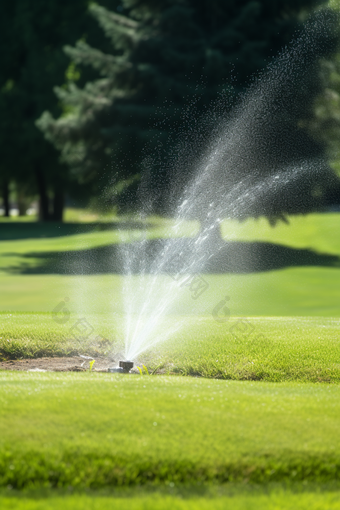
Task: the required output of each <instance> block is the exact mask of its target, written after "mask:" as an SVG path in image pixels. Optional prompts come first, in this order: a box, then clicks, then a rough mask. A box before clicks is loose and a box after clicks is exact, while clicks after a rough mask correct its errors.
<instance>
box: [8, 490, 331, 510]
mask: <svg viewBox="0 0 340 510" xmlns="http://www.w3.org/2000/svg"><path fill="white" fill-rule="evenodd" d="M0 504H1V508H2V510H59V509H60V508H64V509H65V510H109V509H110V510H111V509H122V510H130V509H131V510H149V509H150V508H152V509H155V510H210V509H211V508H214V509H216V510H219V509H221V510H225V509H230V510H250V509H253V510H258V509H263V510H269V509H270V510H287V509H291V510H339V508H340V492H339V488H337V489H336V488H333V489H332V488H329V487H320V488H316V487H309V486H308V485H307V487H306V486H302V487H301V486H295V487H294V489H293V488H291V487H285V486H280V485H278V484H277V485H274V486H268V487H265V488H262V487H261V488H260V487H252V488H251V489H249V488H247V487H245V486H244V485H243V486H239V487H238V486H235V487H233V488H232V489H230V488H226V487H209V488H205V489H201V490H199V489H197V488H196V489H193V488H177V487H169V488H166V489H163V490H160V489H153V490H152V489H149V490H145V489H144V490H143V489H140V488H139V489H134V490H131V489H124V490H121V489H120V490H116V491H114V492H111V493H110V492H108V491H97V492H92V491H91V492H87V493H85V494H84V493H77V492H76V493H75V494H69V493H67V492H66V493H65V492H61V491H57V492H56V491H39V492H37V491H34V492H32V491H29V492H25V493H24V494H18V492H14V494H11V492H7V493H3V496H2V497H1V493H0Z"/></svg>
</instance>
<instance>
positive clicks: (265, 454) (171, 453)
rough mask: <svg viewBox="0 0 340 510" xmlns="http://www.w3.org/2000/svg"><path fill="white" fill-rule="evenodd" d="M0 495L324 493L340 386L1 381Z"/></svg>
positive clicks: (338, 464) (116, 379)
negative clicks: (209, 486)
mask: <svg viewBox="0 0 340 510" xmlns="http://www.w3.org/2000/svg"><path fill="white" fill-rule="evenodd" d="M0 381H1V393H0V417H1V419H0V486H2V487H7V486H9V485H10V486H12V487H13V488H23V487H28V488H29V487H32V486H52V487H53V486H54V487H68V486H73V487H81V488H84V487H89V488H99V487H105V486H117V485H118V486H124V485H125V486H126V485H135V484H145V483H154V484H159V483H161V484H164V483H167V482H172V483H176V484H177V483H189V484H190V483H191V484H192V483H194V484H196V483H198V482H200V483H204V482H209V481H210V482H216V483H221V482H227V481H233V482H241V481H244V482H246V481H247V482H255V483H259V482H261V483H265V482H283V481H286V482H289V481H303V480H305V481H310V482H314V483H326V482H331V481H332V480H336V479H338V478H339V475H340V436H339V416H340V386H338V385H315V384H308V383H307V384H300V383H277V384H275V386H274V385H273V384H271V383H263V382H253V383H251V382H237V381H217V380H208V379H202V378H186V377H180V378H176V377H166V376H164V377H157V376H149V377H148V376H142V377H141V376H137V375H136V376H134V375H131V376H120V375H112V374H94V373H85V374H70V373H69V374H62V375H58V374H55V373H54V374H53V373H52V374H47V373H43V374H40V373H24V374H23V373H13V372H8V373H1V374H0Z"/></svg>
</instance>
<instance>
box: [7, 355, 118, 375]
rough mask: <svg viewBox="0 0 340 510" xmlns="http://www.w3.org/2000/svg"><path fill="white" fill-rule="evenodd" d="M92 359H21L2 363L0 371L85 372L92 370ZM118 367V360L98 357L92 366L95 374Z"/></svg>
mask: <svg viewBox="0 0 340 510" xmlns="http://www.w3.org/2000/svg"><path fill="white" fill-rule="evenodd" d="M92 359H93V358H91V359H85V358H82V357H80V356H72V357H69V358H66V357H65V358H36V359H19V360H13V361H11V360H10V361H1V362H0V370H25V371H32V372H33V371H34V372H40V371H49V372H83V371H84V372H85V371H87V370H89V369H90V363H89V362H90V361H91V360H92ZM117 365H118V359H117V360H114V359H112V358H104V357H102V358H100V357H98V358H97V357H96V358H95V362H94V364H93V366H92V370H93V372H107V369H108V368H109V367H114V366H117Z"/></svg>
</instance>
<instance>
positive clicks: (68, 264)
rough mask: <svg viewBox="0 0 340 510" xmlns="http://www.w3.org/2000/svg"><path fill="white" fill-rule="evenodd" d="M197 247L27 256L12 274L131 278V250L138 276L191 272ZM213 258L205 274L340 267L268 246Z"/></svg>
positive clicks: (244, 245)
mask: <svg viewBox="0 0 340 510" xmlns="http://www.w3.org/2000/svg"><path fill="white" fill-rule="evenodd" d="M169 245H170V246H169ZM165 246H169V248H170V250H169V251H171V252H172V253H173V254H174V257H173V258H170V259H169V263H168V264H167V265H164V267H163V268H162V269H161V270H160V271H158V270H157V266H158V264H157V260H159V257H160V255H159V254H160V253H162V250H164V248H165ZM193 249H194V238H185V239H184V238H181V239H153V240H148V241H144V242H143V243H142V242H136V243H133V244H121V245H117V244H114V245H109V246H103V247H97V248H91V249H87V250H77V251H76V250H74V251H67V252H43V253H27V254H25V255H23V258H24V262H23V263H22V264H21V265H20V266H17V267H9V268H8V269H7V271H9V272H11V273H21V274H64V275H65V274H68V275H90V274H110V273H111V274H112V273H113V274H125V273H126V269H125V265H124V262H123V259H124V252H125V253H129V254H130V255H131V257H130V256H129V261H130V262H129V271H130V272H131V273H133V274H141V273H146V274H148V273H157V272H160V273H164V274H176V273H179V272H184V273H185V272H186V271H185V260H186V259H187V257H186V254H187V255H188V256H190V257H192V254H193ZM179 253H181V254H182V256H181V257H179V256H178V254H179ZM210 254H211V256H210V258H209V261H208V262H207V263H206V264H205V265H204V270H203V271H202V272H203V273H205V274H207V273H256V272H262V271H272V270H275V269H283V268H287V267H301V266H323V267H340V257H338V256H337V255H329V254H320V253H317V252H315V251H313V250H308V249H295V248H290V247H287V246H282V245H278V244H273V243H264V242H236V241H231V242H224V241H220V242H219V245H218V250H215V251H214V250H213V247H211V246H210ZM25 259H26V260H27V262H25ZM33 259H34V260H33ZM33 264H34V266H33Z"/></svg>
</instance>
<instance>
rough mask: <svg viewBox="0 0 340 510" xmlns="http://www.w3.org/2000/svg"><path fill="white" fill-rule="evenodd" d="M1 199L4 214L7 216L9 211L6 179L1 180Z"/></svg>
mask: <svg viewBox="0 0 340 510" xmlns="http://www.w3.org/2000/svg"><path fill="white" fill-rule="evenodd" d="M2 199H3V202H4V216H6V217H7V218H8V217H9V213H10V207H9V182H8V180H7V179H6V180H5V181H4V182H3V187H2Z"/></svg>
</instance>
